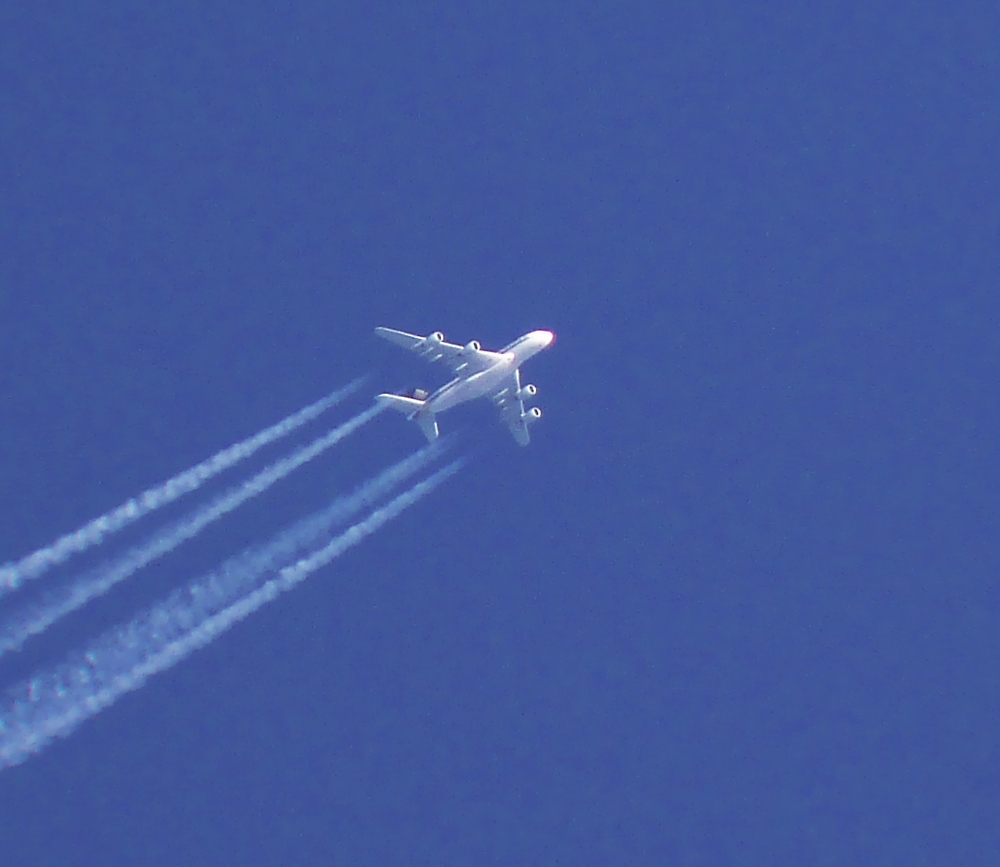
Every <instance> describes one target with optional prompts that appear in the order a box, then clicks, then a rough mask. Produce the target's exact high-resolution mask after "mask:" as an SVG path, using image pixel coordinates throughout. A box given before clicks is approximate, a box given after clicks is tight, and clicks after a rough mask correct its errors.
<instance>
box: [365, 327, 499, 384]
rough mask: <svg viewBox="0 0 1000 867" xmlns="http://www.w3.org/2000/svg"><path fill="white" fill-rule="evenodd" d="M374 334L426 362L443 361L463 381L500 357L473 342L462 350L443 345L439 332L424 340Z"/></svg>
mask: <svg viewBox="0 0 1000 867" xmlns="http://www.w3.org/2000/svg"><path fill="white" fill-rule="evenodd" d="M375 333H376V334H377V335H378V336H379V337H382V338H385V339H386V340H388V341H389V342H390V343H395V344H396V345H397V346H402V347H403V349H409V350H410V351H411V352H415V353H416V354H417V355H419V356H420V357H421V358H426V359H427V360H428V361H443V362H444V363H445V364H447V365H448V367H450V368H451V369H452V371H453V372H454V373H455V374H456V375H458V376H460V377H463V378H464V377H467V376H472V375H473V374H474V373H479V372H480V371H481V370H485V369H486V368H487V367H490V366H492V365H493V364H495V363H496V362H497V361H499V360H500V359H501V358H502V357H503V356H502V355H501V354H500V353H498V352H489V351H488V350H485V349H483V348H482V347H481V346H480V345H479V343H478V342H477V341H475V340H470V341H469V342H468V343H467V344H465V346H459V345H458V344H457V343H446V342H445V339H444V335H443V334H442V333H441V332H440V331H433V332H431V333H430V334H428V335H427V336H426V337H421V336H420V335H418V334H407V332H405V331H397V330H396V329H395V328H376V329H375Z"/></svg>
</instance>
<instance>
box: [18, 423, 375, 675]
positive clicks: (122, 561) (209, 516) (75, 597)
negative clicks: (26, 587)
mask: <svg viewBox="0 0 1000 867" xmlns="http://www.w3.org/2000/svg"><path fill="white" fill-rule="evenodd" d="M384 409H385V408H384V407H383V406H382V405H380V404H376V405H375V406H372V407H370V408H369V409H366V410H364V411H363V412H360V413H358V415H356V416H354V418H352V419H349V420H348V421H346V422H344V423H343V424H342V425H339V426H338V427H335V428H334V429H333V430H331V431H329V432H327V433H326V434H324V435H323V436H321V437H318V438H317V439H315V440H314V441H313V442H311V443H309V444H308V445H305V446H302V447H301V448H299V449H298V450H296V451H294V452H292V454H290V455H288V456H287V457H284V458H281V459H280V460H277V461H275V462H274V463H273V464H271V465H270V466H268V467H265V468H264V469H263V470H261V471H260V472H259V473H258V474H257V475H255V476H253V477H252V478H250V479H248V480H247V481H245V482H243V484H241V485H237V486H236V487H233V488H231V489H230V490H228V491H226V492H225V493H224V494H222V495H220V496H219V497H217V498H216V499H215V500H213V501H212V502H210V503H208V504H207V505H205V506H202V507H201V508H200V509H198V510H196V511H195V512H194V513H192V514H191V515H188V516H187V517H185V518H182V519H181V520H180V521H178V522H177V523H175V524H174V525H172V526H170V527H168V528H167V529H166V530H163V531H161V532H159V533H157V534H156V535H155V536H153V537H152V538H151V539H149V540H148V541H146V542H144V543H143V544H141V545H137V546H135V547H133V548H131V549H130V550H128V551H126V552H125V553H124V554H122V555H121V556H120V557H118V558H116V559H114V560H112V561H111V562H109V563H105V564H104V565H102V566H98V567H97V568H96V569H92V570H90V571H89V572H86V573H85V574H83V575H81V576H80V577H78V578H76V579H75V580H74V581H72V582H71V583H70V584H69V585H68V586H67V587H65V588H63V589H61V590H58V591H56V590H53V591H51V592H49V593H47V594H46V595H45V596H44V597H43V598H42V600H41V601H39V602H34V603H30V604H28V605H26V606H25V607H24V608H22V609H21V610H20V611H17V612H15V613H14V614H13V615H12V616H11V617H9V618H8V619H7V620H6V621H5V622H4V623H3V624H2V625H0V656H3V654H5V653H7V652H8V651H11V650H16V649H18V648H19V647H20V646H21V645H22V644H23V643H24V642H25V641H26V640H27V639H29V638H30V637H31V636H33V635H40V634H41V633H42V632H44V631H45V630H46V629H48V628H49V627H50V626H51V625H52V624H53V623H55V622H56V621H57V620H59V619H61V618H63V617H65V616H66V615H67V614H71V613H73V612H74V611H77V610H78V609H80V608H82V607H83V606H84V605H86V604H87V603H88V602H90V601H91V600H92V599H96V598H97V597H99V596H102V595H104V594H105V593H107V592H108V591H109V590H110V589H111V588H112V587H114V586H115V585H117V584H120V583H121V582H122V581H125V580H126V579H128V578H130V577H131V576H132V575H134V574H135V573H136V572H137V571H138V570H139V569H141V568H142V567H143V566H147V565H148V564H149V563H151V562H153V561H154V560H156V559H158V558H160V557H162V556H164V555H166V554H169V553H170V552H171V551H173V550H174V549H176V548H177V547H178V546H179V545H181V544H182V543H183V542H186V541H187V540H188V539H193V538H194V537H195V536H196V535H198V533H200V532H201V531H202V530H204V529H205V527H207V526H208V525H209V524H212V523H214V522H215V521H218V520H219V519H220V518H222V517H224V516H225V515H228V514H229V513H230V512H232V511H233V510H235V509H237V508H238V507H239V506H242V505H243V504H244V503H245V502H246V501H247V500H249V499H251V498H253V497H256V496H257V495H259V494H262V493H264V491H266V490H267V489H268V488H270V487H271V486H272V485H274V484H276V483H277V482H279V481H281V480H282V479H283V478H285V477H286V476H287V475H289V474H290V473H292V472H294V471H295V470H297V469H298V468H299V467H301V466H303V465H304V464H306V463H308V462H309V461H311V460H313V459H314V458H316V457H318V456H319V455H321V454H322V453H323V452H325V451H326V450H327V449H330V448H332V447H333V446H335V445H336V444H337V443H339V442H340V441H341V440H342V439H344V438H345V437H346V436H347V435H348V434H351V433H353V432H354V431H355V430H357V429H358V428H359V427H361V426H362V425H363V424H366V423H367V422H369V421H371V420H372V419H373V418H374V417H375V416H377V415H378V414H379V413H380V412H382V411H383V410H384Z"/></svg>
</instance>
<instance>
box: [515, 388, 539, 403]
mask: <svg viewBox="0 0 1000 867" xmlns="http://www.w3.org/2000/svg"><path fill="white" fill-rule="evenodd" d="M536 394H538V386H537V385H530V384H529V385H522V386H521V390H520V391H519V392H517V393H516V394H515V395H514V397H516V398H517V399H518V400H531V398H533V397H534V396H535V395H536Z"/></svg>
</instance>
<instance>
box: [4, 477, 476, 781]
mask: <svg viewBox="0 0 1000 867" xmlns="http://www.w3.org/2000/svg"><path fill="white" fill-rule="evenodd" d="M462 463H463V462H462V461H461V460H459V461H455V462H453V463H451V464H449V465H448V466H446V467H444V468H443V469H441V470H439V471H438V472H436V473H434V474H433V475H431V476H430V477H428V478H427V479H425V480H424V481H422V482H418V483H417V484H415V485H413V487H411V488H409V489H408V490H406V491H404V492H403V493H402V494H399V495H398V496H396V497H395V498H394V499H392V500H390V501H389V502H388V503H386V504H385V505H384V506H381V507H380V508H378V509H376V510H375V511H373V512H372V513H371V514H370V515H369V516H368V517H367V518H365V519H363V520H362V521H359V522H358V523H357V524H355V525H354V526H352V527H350V528H349V529H347V530H345V531H344V532H343V533H341V534H340V535H338V536H336V537H335V538H334V539H332V540H331V541H330V542H329V543H328V544H326V545H324V546H323V547H321V548H320V549H319V550H317V551H315V552H314V553H312V554H310V555H308V556H307V557H303V558H302V559H300V560H298V561H297V562H294V563H290V564H289V565H286V566H284V567H283V568H281V569H280V570H279V571H278V573H277V574H276V575H274V577H272V578H270V579H269V580H267V581H265V582H264V583H263V584H262V585H260V586H259V587H257V588H256V589H252V590H250V591H249V592H246V593H245V595H243V596H242V597H240V598H238V599H237V600H236V601H235V602H231V603H229V604H227V605H225V606H224V607H220V601H221V600H224V599H225V598H226V597H227V595H228V592H230V591H227V590H226V587H227V586H228V585H227V582H228V580H229V578H228V575H226V574H225V573H221V574H220V573H214V574H213V575H212V576H209V578H207V579H203V580H201V581H198V582H195V583H194V584H192V585H190V586H189V587H188V588H186V589H185V590H182V591H179V592H175V593H173V594H171V595H170V596H169V597H168V598H167V599H166V600H165V601H164V602H163V603H161V604H159V605H157V606H155V607H154V608H152V609H150V610H149V611H147V612H146V613H145V614H143V615H140V616H139V617H137V618H136V619H135V620H133V621H132V622H131V623H129V624H127V625H126V626H124V627H119V628H118V629H115V630H111V631H110V632H107V633H105V635H103V636H102V637H100V638H98V639H97V640H96V641H94V642H93V643H92V644H91V645H89V647H88V648H87V650H86V651H85V652H84V653H83V654H82V655H81V656H80V657H78V658H74V659H72V660H71V661H70V662H68V663H65V664H63V665H61V666H59V667H57V668H56V669H55V670H53V671H51V672H48V673H45V674H42V675H39V676H36V677H35V678H33V679H32V680H30V681H28V682H27V683H25V684H23V685H22V687H21V690H20V692H21V693H22V695H21V697H19V698H15V699H13V701H11V703H10V704H9V705H8V708H7V709H6V710H5V711H4V712H3V713H2V714H0V767H10V766H13V765H16V764H19V763H21V762H23V761H24V760H25V759H27V758H28V757H29V756H30V755H32V754H33V753H37V752H39V751H40V750H41V749H43V748H44V747H45V746H46V745H47V744H48V743H49V742H50V741H51V740H53V739H54V738H57V737H64V736H66V735H68V734H69V733H70V732H72V731H73V729H75V728H76V727H77V726H78V725H79V724H80V723H81V722H83V721H84V720H86V719H89V718H90V717H92V716H95V715H96V714H98V713H100V711H101V710H103V709H104V708H106V707H108V706H109V705H111V704H112V703H114V702H115V701H116V700H117V699H118V698H119V697H120V696H122V695H124V694H125V693H127V692H130V691H132V690H135V689H138V688H139V687H141V686H142V685H143V683H145V681H146V680H147V678H149V677H150V676H151V675H154V674H157V673H159V672H161V671H165V670H166V669H168V668H170V667H171V666H173V665H175V664H177V663H178V662H180V661H181V660H182V659H184V658H185V657H187V656H188V655H190V654H191V653H193V652H194V651H195V650H198V649H199V648H201V647H204V646H205V645H206V644H208V643H209V642H211V641H212V640H213V639H215V638H216V636H218V635H220V634H221V633H223V632H225V631H226V630H227V629H229V628H230V627H232V626H233V625H235V624H236V623H238V622H239V621H241V620H243V619H244V618H246V617H248V616H249V615H250V614H252V613H253V612H255V611H257V610H258V609H259V608H261V607H262V606H263V605H265V604H266V603H268V602H270V601H271V600H273V599H274V598H276V597H277V596H279V595H280V594H282V593H284V592H285V591H287V590H290V589H291V588H292V587H294V586H295V585H297V584H299V583H301V582H302V581H303V580H305V578H307V577H308V576H309V575H310V574H312V573H313V572H315V571H316V570H317V569H320V568H322V567H323V566H325V565H327V564H328V563H330V562H331V561H332V560H334V559H335V558H337V557H339V556H340V555H341V554H342V553H343V552H344V551H346V550H347V549H348V548H350V547H352V546H353V545H356V544H357V543H358V542H361V541H362V540H363V539H365V538H367V537H368V536H370V535H371V534H372V533H374V532H376V531H377V530H378V529H379V528H380V527H381V526H382V525H383V524H385V523H386V522H387V521H390V520H392V519H393V518H395V517H396V516H397V515H399V514H400V513H401V512H402V511H403V510H404V509H406V508H408V507H409V506H411V505H413V504H414V503H416V502H417V501H418V500H420V499H421V498H422V497H424V496H426V495H427V494H428V493H430V491H432V490H433V489H434V488H435V487H437V485H439V484H441V482H443V481H444V480H445V479H446V478H448V477H449V476H451V475H452V474H454V473H455V472H457V471H458V470H459V468H460V467H461V466H462ZM279 539H280V537H279ZM277 543H278V540H275V542H274V543H272V544H271V545H268V546H266V547H265V548H264V549H263V550H262V552H261V553H264V552H267V551H269V550H270V549H271V548H272V546H273V545H274V544H277ZM270 574H273V569H272V570H271V573H270ZM259 577H262V576H258V578H259ZM241 580H243V579H241ZM231 589H234V588H231Z"/></svg>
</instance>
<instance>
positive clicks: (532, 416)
mask: <svg viewBox="0 0 1000 867" xmlns="http://www.w3.org/2000/svg"><path fill="white" fill-rule="evenodd" d="M528 388H529V389H532V388H534V386H528ZM521 393H522V392H521V371H520V370H515V371H514V373H513V374H511V375H510V377H508V378H507V380H506V381H505V382H504V383H503V384H502V385H501V386H500V388H499V389H498V390H497V391H496V392H494V393H493V394H492V395H491V397H492V398H493V403H494V404H496V407H497V409H499V410H500V417H501V418H502V419H503V421H504V424H506V425H507V427H509V428H510V432H511V434H512V435H513V437H514V439H515V440H517V444H518V445H520V446H526V445H527V444H528V443H529V442H531V434H530V433H528V425H529V424H531V423H532V422H534V421H537V420H538V419H540V418H541V417H542V411H541V410H540V409H539V408H538V407H537V406H534V407H532V408H531V409H529V410H528V411H527V412H525V410H524V401H523V400H522V399H521V397H520V395H521Z"/></svg>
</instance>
